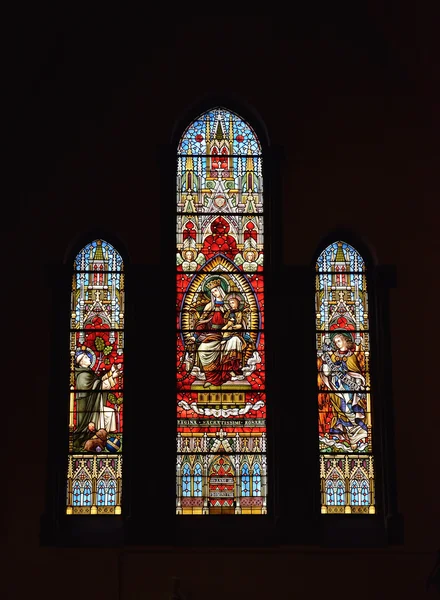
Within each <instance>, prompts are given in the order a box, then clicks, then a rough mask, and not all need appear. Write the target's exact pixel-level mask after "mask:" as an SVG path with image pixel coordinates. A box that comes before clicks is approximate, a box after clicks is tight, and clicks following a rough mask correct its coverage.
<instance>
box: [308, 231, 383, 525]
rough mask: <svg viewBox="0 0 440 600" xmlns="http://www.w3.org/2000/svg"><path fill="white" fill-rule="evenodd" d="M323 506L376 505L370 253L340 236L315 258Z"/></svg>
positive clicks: (353, 509)
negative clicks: (364, 253)
mask: <svg viewBox="0 0 440 600" xmlns="http://www.w3.org/2000/svg"><path fill="white" fill-rule="evenodd" d="M316 348H317V359H318V407H319V419H318V420H319V423H318V429H319V450H320V475H321V512H322V513H327V514H328V513H345V514H350V513H367V514H368V513H374V512H375V499H374V466H373V453H372V442H371V430H372V426H371V386H370V334H369V312H368V296H367V278H366V268H365V263H364V260H363V259H362V257H361V255H360V254H359V252H357V250H355V248H353V247H352V246H351V245H349V244H347V243H345V242H342V241H337V242H334V243H333V244H330V245H329V246H328V247H327V248H326V249H325V250H324V251H323V252H322V253H321V254H320V256H319V258H318V261H317V264H316Z"/></svg>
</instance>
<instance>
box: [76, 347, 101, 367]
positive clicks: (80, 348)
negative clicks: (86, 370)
mask: <svg viewBox="0 0 440 600" xmlns="http://www.w3.org/2000/svg"><path fill="white" fill-rule="evenodd" d="M80 352H82V353H87V354H90V355H91V357H92V362H91V363H90V368H91V369H92V368H93V366H94V364H95V362H96V354H95V353H94V352H93V350H92V349H91V348H89V346H79V347H78V348H77V349H76V351H75V364H78V362H77V360H76V357H77V354H79V353H80Z"/></svg>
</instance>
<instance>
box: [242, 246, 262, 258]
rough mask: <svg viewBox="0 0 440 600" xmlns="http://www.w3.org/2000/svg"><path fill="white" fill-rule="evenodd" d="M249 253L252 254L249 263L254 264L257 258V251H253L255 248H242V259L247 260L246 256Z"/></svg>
mask: <svg viewBox="0 0 440 600" xmlns="http://www.w3.org/2000/svg"><path fill="white" fill-rule="evenodd" d="M249 252H250V253H251V254H252V261H251V262H255V261H256V260H257V258H258V250H255V248H252V247H249V248H244V249H243V258H244V259H246V260H247V256H246V255H247V254H249Z"/></svg>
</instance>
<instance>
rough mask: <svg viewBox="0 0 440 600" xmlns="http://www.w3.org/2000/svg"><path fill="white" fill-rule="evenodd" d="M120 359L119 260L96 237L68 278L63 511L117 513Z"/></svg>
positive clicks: (121, 274) (121, 287)
mask: <svg viewBox="0 0 440 600" xmlns="http://www.w3.org/2000/svg"><path fill="white" fill-rule="evenodd" d="M123 364H124V272H123V262H122V258H121V256H120V254H119V253H118V252H117V251H116V250H115V248H113V246H112V245H111V244H109V243H108V242H105V241H104V240H100V239H98V240H95V241H93V242H91V243H89V244H88V245H87V246H85V247H84V248H83V249H82V250H81V251H80V252H79V254H78V255H77V256H76V258H75V261H74V272H73V277H72V295H71V314H70V394H69V398H70V403H69V456H68V473H67V508H66V512H67V514H120V513H121V494H122V431H123V420H124V419H123V396H124V386H123Z"/></svg>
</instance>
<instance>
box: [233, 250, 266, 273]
mask: <svg viewBox="0 0 440 600" xmlns="http://www.w3.org/2000/svg"><path fill="white" fill-rule="evenodd" d="M263 259H264V256H263V254H260V255H259V256H258V250H257V249H256V248H248V249H246V250H244V251H243V254H237V256H236V257H235V259H234V262H235V264H236V265H238V266H241V268H242V269H243V271H246V272H247V273H252V272H254V271H256V270H257V269H258V267H259V266H261V267H262V266H263Z"/></svg>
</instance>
